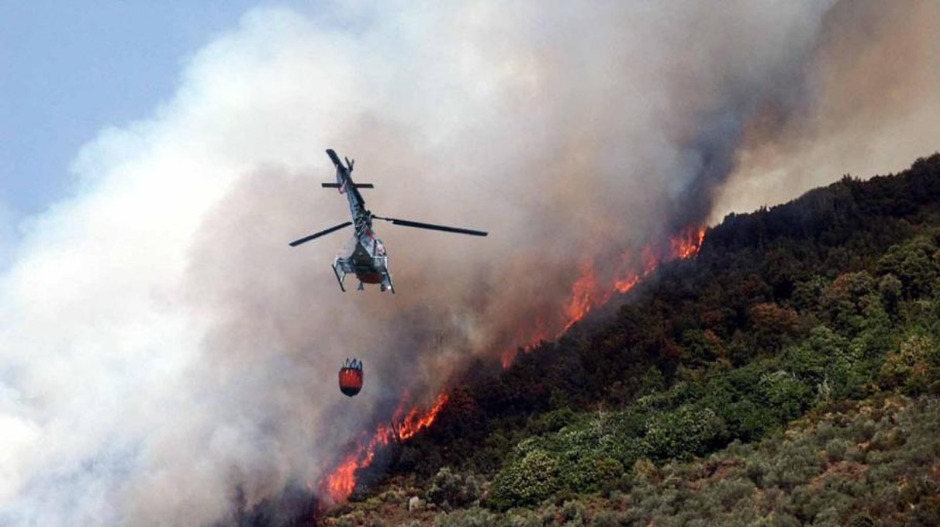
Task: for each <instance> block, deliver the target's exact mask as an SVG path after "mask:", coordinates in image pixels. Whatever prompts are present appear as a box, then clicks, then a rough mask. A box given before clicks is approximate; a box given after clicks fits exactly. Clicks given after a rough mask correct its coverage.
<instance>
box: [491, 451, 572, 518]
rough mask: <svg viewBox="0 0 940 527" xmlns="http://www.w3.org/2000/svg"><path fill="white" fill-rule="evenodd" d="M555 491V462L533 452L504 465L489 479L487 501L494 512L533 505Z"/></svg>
mask: <svg viewBox="0 0 940 527" xmlns="http://www.w3.org/2000/svg"><path fill="white" fill-rule="evenodd" d="M557 489H558V462H557V461H556V459H555V457H554V456H553V455H552V454H551V453H549V452H546V451H545V450H540V449H534V450H532V451H530V452H528V453H527V454H525V455H524V456H523V457H522V458H520V459H518V460H517V461H515V462H512V463H509V464H508V465H506V466H504V467H503V469H502V470H500V471H499V473H498V474H497V475H496V478H495V479H494V480H493V488H492V495H491V501H492V504H493V506H495V507H496V508H498V509H508V508H510V507H522V506H526V505H535V504H537V503H539V502H541V501H542V500H544V499H546V498H548V497H549V496H551V495H552V494H553V493H554V492H555V491H556V490H557Z"/></svg>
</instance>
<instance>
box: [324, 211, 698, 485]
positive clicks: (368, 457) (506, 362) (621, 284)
mask: <svg viewBox="0 0 940 527" xmlns="http://www.w3.org/2000/svg"><path fill="white" fill-rule="evenodd" d="M706 229H707V227H705V226H695V227H691V228H688V229H686V230H684V231H682V232H681V233H679V234H678V235H677V236H675V237H673V238H672V239H670V240H669V243H668V245H664V246H663V247H657V246H655V245H653V244H647V245H645V246H644V247H643V249H642V250H641V251H640V253H639V257H638V258H637V257H634V255H633V254H631V253H630V252H627V253H624V254H623V255H622V257H621V259H620V262H621V263H620V266H619V269H618V270H617V272H616V274H615V279H614V280H613V282H612V283H609V282H608V283H601V282H600V281H599V280H598V278H597V273H596V272H595V267H594V265H593V262H592V261H591V260H585V261H583V262H582V263H581V274H580V277H579V278H578V279H577V280H576V281H575V283H574V285H573V286H572V288H571V298H570V299H569V300H568V302H567V303H566V304H565V306H564V308H563V315H564V318H563V320H564V324H563V327H562V329H561V330H560V331H558V332H556V334H555V338H557V337H560V336H561V335H563V334H564V333H565V332H567V331H568V330H569V329H571V327H572V326H573V325H574V324H575V323H577V322H578V321H580V320H582V319H583V318H584V317H585V316H587V314H588V313H589V312H590V311H591V310H592V309H594V308H595V307H598V306H601V305H603V304H605V303H607V302H608V301H609V300H610V299H611V298H612V297H613V295H614V294H615V293H621V294H622V293H626V292H628V291H630V290H631V289H632V288H633V287H634V286H636V285H637V284H638V283H640V281H642V280H643V278H645V277H647V276H649V275H650V274H651V273H652V272H653V271H655V270H656V268H657V267H658V266H659V265H660V264H662V263H664V262H669V261H673V260H685V259H688V258H691V257H694V256H695V255H697V254H698V253H699V250H700V249H701V247H702V243H703V242H704V241H705V233H706ZM547 335H550V333H549V332H548V331H547V330H546V327H545V323H544V321H543V320H542V319H541V318H536V320H535V323H534V325H533V330H532V331H531V333H530V334H529V335H528V338H527V339H525V340H526V342H527V344H526V345H525V346H524V347H523V348H522V349H523V350H525V351H529V350H531V349H532V348H533V347H534V346H535V345H536V344H538V343H539V342H541V341H543V340H546V336H547ZM515 356H516V349H511V350H508V351H506V352H504V353H503V354H502V355H501V363H502V365H503V368H508V367H509V366H510V365H511V364H512V362H513V360H514V359H515ZM409 399H410V396H409V394H408V393H407V392H406V393H405V394H404V395H403V396H402V399H401V402H400V403H399V405H398V408H397V409H396V410H395V412H394V413H393V414H392V419H391V423H393V424H392V425H384V424H380V425H379V426H378V428H377V429H376V431H375V433H374V434H372V436H371V438H368V439H366V438H367V437H368V436H367V435H365V434H364V435H363V436H362V438H361V439H360V440H359V441H357V444H356V448H355V450H353V451H352V452H351V453H350V454H349V455H347V456H346V457H345V458H343V461H342V462H340V464H339V465H338V466H337V467H336V468H335V469H334V470H333V471H332V472H331V473H330V474H329V475H328V476H327V477H326V478H324V479H323V480H321V482H320V485H319V486H320V489H322V492H323V493H324V494H326V495H328V496H329V498H330V499H331V500H332V501H333V503H342V502H344V501H346V499H347V498H348V497H349V495H350V494H352V492H353V490H354V489H355V488H356V471H357V470H360V469H363V468H366V467H369V466H370V465H371V464H372V461H373V460H374V459H375V455H376V452H377V450H378V449H379V448H381V447H383V446H388V444H389V443H390V442H392V441H393V440H395V441H396V442H401V441H406V440H408V439H410V438H411V437H413V436H414V435H416V434H417V433H418V432H420V431H421V430H423V429H425V428H428V427H429V426H431V424H432V423H433V422H434V420H435V419H436V418H437V416H438V414H439V413H440V412H441V410H442V409H443V408H444V406H445V405H446V404H447V401H448V395H447V393H446V392H442V393H441V394H440V395H438V397H437V400H436V401H435V403H434V405H432V406H431V407H430V408H429V409H428V410H426V411H425V410H424V409H423V408H420V407H412V409H411V410H410V411H408V412H407V413H406V412H405V406H406V404H407V403H409V402H410V401H409Z"/></svg>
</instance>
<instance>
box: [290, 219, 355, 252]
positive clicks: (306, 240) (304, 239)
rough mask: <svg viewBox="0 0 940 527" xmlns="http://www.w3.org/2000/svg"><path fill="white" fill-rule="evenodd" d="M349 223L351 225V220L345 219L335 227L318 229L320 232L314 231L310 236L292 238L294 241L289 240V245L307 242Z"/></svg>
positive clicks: (347, 225)
mask: <svg viewBox="0 0 940 527" xmlns="http://www.w3.org/2000/svg"><path fill="white" fill-rule="evenodd" d="M350 225H352V222H351V221H347V222H346V223H340V224H339V225H336V226H335V227H330V228H329V229H326V230H325V231H320V232H318V233H316V234H311V235H310V236H307V237H304V238H301V239H299V240H294V241H292V242H290V246H291V247H297V246H298V245H300V244H302V243H307V242H309V241H310V240H314V239H316V238H319V237H320V236H324V235H327V234H329V233H331V232H333V231H338V230H340V229H342V228H343V227H349V226H350Z"/></svg>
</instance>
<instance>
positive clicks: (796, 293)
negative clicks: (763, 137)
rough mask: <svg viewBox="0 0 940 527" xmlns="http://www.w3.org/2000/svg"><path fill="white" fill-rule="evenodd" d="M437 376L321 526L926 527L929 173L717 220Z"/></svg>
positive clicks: (939, 240) (939, 455) (933, 288)
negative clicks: (430, 398) (631, 272)
mask: <svg viewBox="0 0 940 527" xmlns="http://www.w3.org/2000/svg"><path fill="white" fill-rule="evenodd" d="M614 302H619V303H620V307H619V308H618V309H616V310H613V309H611V310H609V312H607V313H606V314H605V315H604V316H595V317H592V318H589V319H588V320H585V321H583V322H582V323H581V324H580V325H579V326H576V327H575V328H573V329H572V331H570V332H569V333H568V334H567V335H565V336H564V337H562V338H561V339H559V340H558V341H556V342H543V343H541V344H540V345H538V346H536V348H535V349H532V350H529V351H528V352H527V353H520V354H519V356H518V357H517V359H516V361H515V362H514V363H513V364H512V365H511V366H510V367H509V368H507V369H505V370H503V369H501V368H500V367H499V366H498V365H497V364H488V363H484V362H478V363H476V364H473V365H471V366H470V367H469V368H467V369H466V373H465V374H464V375H463V377H461V378H459V379H455V380H454V382H452V383H451V386H452V387H451V388H450V389H449V395H450V399H449V401H448V404H447V405H446V406H445V407H444V409H443V411H442V412H441V413H440V415H439V416H438V418H437V420H436V422H435V423H434V425H433V426H432V427H431V428H429V429H428V430H426V431H425V432H423V433H422V434H419V435H418V436H416V437H414V438H412V439H410V440H408V441H406V442H404V443H403V444H400V445H397V446H396V447H394V448H390V449H388V450H387V451H383V452H381V453H380V455H379V458H380V459H377V460H376V462H375V463H373V466H372V467H371V468H370V469H368V470H363V471H360V473H359V474H357V476H358V478H359V486H358V488H357V490H356V492H355V493H354V494H353V496H352V497H351V499H350V501H349V502H348V503H346V504H344V505H341V506H337V507H334V508H332V509H331V510H328V511H326V513H325V516H324V517H322V518H320V520H319V521H320V523H321V524H322V525H329V526H353V525H389V526H390V525H416V526H417V525H434V526H441V527H443V526H483V525H505V526H514V527H515V526H518V527H522V526H550V525H572V526H577V525H591V526H615V525H625V526H647V525H656V526H664V525H742V526H743V525H768V526H771V525H774V526H775V525H779V526H790V525H794V526H796V525H819V526H823V525H827V526H828V525H832V526H837V525H838V526H841V525H851V526H853V527H861V526H873V525H924V526H927V525H940V401H938V399H937V396H938V395H940V154H935V155H933V156H931V157H929V158H923V159H919V160H917V161H916V162H915V163H914V164H913V166H912V167H911V168H910V169H909V170H907V171H905V172H903V173H901V174H897V175H890V176H878V177H874V178H872V179H870V180H867V181H860V180H858V179H855V178H852V177H850V176H845V177H843V178H842V179H841V180H840V181H838V182H836V183H834V184H832V185H830V186H828V187H825V188H820V189H816V190H813V191H811V192H808V193H807V194H805V195H803V196H802V197H800V198H799V199H796V200H794V201H792V202H790V203H787V204H784V205H780V206H776V207H772V208H762V209H761V210H758V211H756V212H754V213H750V214H732V215H729V216H728V217H726V218H725V220H724V221H723V222H722V223H721V224H720V225H718V226H716V227H713V228H710V229H709V230H708V232H707V235H706V238H705V242H704V244H703V246H702V249H701V252H700V253H699V254H698V256H697V257H696V258H694V259H690V260H684V261H677V262H673V263H671V264H666V265H663V266H662V267H661V268H660V269H659V270H658V271H657V272H656V274H655V276H651V277H649V278H648V279H647V280H645V281H644V282H643V283H641V284H640V285H639V286H638V287H637V288H635V289H634V290H632V291H630V292H629V293H628V294H627V295H626V296H623V297H620V298H617V299H615V300H614Z"/></svg>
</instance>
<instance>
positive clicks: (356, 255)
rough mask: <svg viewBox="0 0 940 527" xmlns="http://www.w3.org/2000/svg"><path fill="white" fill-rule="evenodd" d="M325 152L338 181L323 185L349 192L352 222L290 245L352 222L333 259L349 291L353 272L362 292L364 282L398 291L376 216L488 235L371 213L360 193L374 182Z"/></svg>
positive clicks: (295, 243) (415, 225)
mask: <svg viewBox="0 0 940 527" xmlns="http://www.w3.org/2000/svg"><path fill="white" fill-rule="evenodd" d="M326 153H327V155H329V156H330V159H331V160H332V161H333V164H334V165H335V166H336V183H323V187H325V188H335V189H338V190H339V193H340V194H345V195H346V198H347V200H348V201H349V213H350V215H352V221H347V222H344V223H341V224H339V225H334V226H333V227H330V228H329V229H324V230H322V231H320V232H316V233H313V234H311V235H309V236H305V237H303V238H300V239H298V240H294V241H292V242H290V243H289V244H288V245H290V246H291V247H297V246H298V245H300V244H303V243H307V242H309V241H311V240H315V239H317V238H319V237H321V236H325V235H327V234H330V233H331V232H335V231H338V230H340V229H343V228H346V227H349V226H350V225H353V226H355V229H356V233H355V235H354V236H353V237H352V239H350V241H349V243H348V244H347V245H346V248H345V249H344V251H343V252H342V254H340V255H339V256H337V257H336V258H335V259H334V260H333V273H335V274H336V280H337V281H338V282H339V287H340V289H342V290H343V291H346V287H345V286H344V285H343V282H344V280H345V278H346V275H348V274H354V275H356V278H357V279H358V280H359V290H360V291H361V290H362V289H363V284H378V285H379V288H380V289H381V290H382V291H391V292H392V293H394V292H395V286H394V285H393V284H392V275H391V273H389V271H388V253H387V252H386V250H385V244H383V243H382V240H380V239H379V238H377V237H376V236H375V231H373V230H372V220H373V219H377V220H383V221H388V222H391V223H392V225H400V226H403V227H412V228H416V229H429V230H434V231H442V232H451V233H457V234H468V235H471V236H486V235H487V233H486V232H485V231H478V230H473V229H465V228H462V227H451V226H447V225H439V224H434V223H423V222H420V221H412V220H403V219H399V218H386V217H382V216H376V215H374V214H372V211H370V210H369V209H367V208H366V201H365V200H364V199H363V198H362V194H361V193H360V192H359V189H360V188H372V184H371V183H355V182H353V180H352V171H353V161H350V160H349V159H348V158H347V159H346V163H345V164H343V162H342V161H340V159H339V156H337V155H336V152H334V151H333V150H327V151H326Z"/></svg>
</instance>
